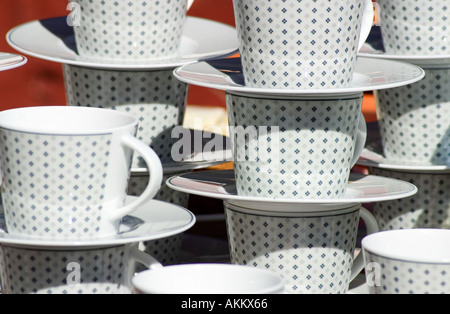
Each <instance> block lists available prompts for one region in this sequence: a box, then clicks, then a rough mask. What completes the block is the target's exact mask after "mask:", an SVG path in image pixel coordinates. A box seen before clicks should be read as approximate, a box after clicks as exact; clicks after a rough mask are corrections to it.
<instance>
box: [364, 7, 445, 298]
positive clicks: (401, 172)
mask: <svg viewBox="0 0 450 314" xmlns="http://www.w3.org/2000/svg"><path fill="white" fill-rule="evenodd" d="M377 2H378V4H379V11H380V22H381V32H382V40H383V44H384V48H385V52H383V53H382V54H378V55H377V56H375V57H377V58H382V57H385V58H389V59H392V60H401V61H406V62H410V63H414V64H416V65H420V66H421V67H422V68H423V69H424V70H425V72H426V77H425V79H424V80H422V81H421V82H418V83H415V84H411V85H408V86H405V87H400V88H394V89H388V90H380V91H377V92H376V93H375V98H376V102H377V114H378V119H379V126H380V133H381V143H382V153H383V158H382V162H381V163H379V164H377V163H372V164H371V163H367V162H366V161H365V162H364V164H365V165H369V166H370V168H369V171H370V172H371V173H372V174H376V175H383V176H387V177H393V178H396V179H401V180H404V181H408V182H411V183H413V184H415V185H416V186H417V187H418V189H419V193H418V194H417V195H416V196H414V197H411V198H408V199H403V200H398V201H392V202H384V203H376V204H374V215H375V216H376V218H377V220H378V222H379V225H380V228H381V229H382V230H384V231H391V230H398V229H421V228H428V229H450V194H449V189H450V169H449V166H450V85H449V83H450V62H449V54H450V45H449V44H448V39H449V38H450V30H449V29H448V23H447V22H448V21H447V19H448V14H447V11H448V2H447V1H445V0H426V1H421V0H377ZM369 56H370V55H369ZM430 232H433V231H431V230H430ZM430 232H425V231H416V233H414V232H411V231H410V233H405V235H407V236H401V234H402V233H401V232H398V233H391V232H387V234H386V235H385V236H383V237H380V238H376V237H374V239H371V240H370V241H369V240H368V241H367V245H368V246H369V247H370V248H371V252H370V254H369V253H368V254H367V262H368V263H373V262H380V261H381V262H383V263H382V265H386V264H387V263H385V262H384V261H383V260H382V258H381V256H386V254H387V255H388V256H389V255H390V256H391V258H392V259H395V255H396V254H395V253H393V252H394V251H395V250H396V248H400V247H401V246H402V247H403V245H402V242H399V241H400V240H399V239H402V241H404V242H403V244H404V246H405V250H403V249H402V250H399V251H398V252H397V253H398V256H401V257H398V256H397V258H401V259H402V260H403V261H405V263H403V264H401V265H397V264H395V263H394V262H392V261H391V262H389V263H391V264H392V267H395V266H397V267H398V268H399V269H400V270H399V271H398V272H397V273H395V272H390V273H385V270H386V269H389V271H390V270H391V268H390V267H386V269H385V268H384V267H383V268H382V270H383V273H382V274H381V278H383V283H382V286H383V288H384V289H372V291H373V292H377V293H383V292H384V293H385V292H392V293H411V292H429V293H434V292H443V291H444V292H446V293H449V292H450V291H448V289H437V290H436V289H435V288H436V287H435V285H434V283H431V284H428V285H427V284H426V282H427V281H428V283H430V282H429V280H430V278H431V277H427V278H425V279H423V278H422V279H423V281H420V282H421V284H422V286H421V287H420V286H419V287H417V285H416V286H415V287H414V286H413V285H410V284H408V280H405V281H402V280H400V282H399V281H398V280H397V284H395V281H396V280H394V279H395V278H397V279H398V277H399V273H400V275H404V274H407V267H410V265H408V263H407V262H408V261H410V262H411V263H412V262H413V261H415V262H416V263H420V260H421V259H420V258H417V256H415V257H414V254H415V253H418V252H415V253H412V249H411V250H409V251H408V250H407V249H406V248H409V247H411V248H412V247H414V251H415V250H416V242H413V243H414V244H413V243H411V242H412V241H411V239H412V238H413V237H414V238H417V237H419V236H422V237H423V240H425V239H426V240H427V241H429V242H428V243H425V242H423V241H422V242H423V243H422V244H421V246H420V248H419V247H417V250H423V252H422V254H423V255H424V256H423V259H426V256H429V257H430V259H428V260H427V261H425V262H424V263H425V264H424V265H423V266H421V267H423V268H424V270H425V268H427V267H428V266H427V265H426V263H431V264H433V263H437V264H438V263H443V262H444V261H445V260H446V262H447V263H448V256H447V257H443V255H439V254H435V253H439V252H432V251H433V249H434V250H440V249H441V248H440V247H439V245H437V244H436V243H437V242H439V241H440V240H439V239H438V237H441V236H442V238H444V237H446V235H445V234H444V233H441V234H439V236H438V233H436V235H435V236H431V235H430ZM406 239H407V240H406ZM447 239H448V237H447ZM381 241H384V243H391V242H392V247H390V248H381V247H382V245H381ZM396 241H397V242H396ZM377 242H379V243H377ZM369 243H370V245H369ZM375 243H377V244H376V245H375ZM427 246H429V247H427ZM372 248H376V249H375V250H372ZM404 251H405V252H406V253H405V252H404ZM447 251H448V250H447ZM377 254H378V256H376V255H377ZM425 255H426V256H425ZM393 256H394V257H393ZM436 256H439V257H436ZM445 267H448V264H447V265H446V266H445ZM415 268H416V267H415V266H414V267H411V268H410V269H411V271H412V270H414V271H415V272H414V274H411V275H408V276H405V277H404V279H406V278H408V279H409V281H410V282H416V283H417V281H419V280H422V279H421V278H419V277H418V276H419V274H418V273H419V269H417V271H416V269H415ZM431 268H432V267H431V266H430V267H428V270H431ZM408 269H409V268H408ZM387 271H388V270H386V272H387ZM401 272H403V273H401ZM436 273H439V272H436ZM439 277H440V276H438V279H437V280H441V279H442V283H445V282H448V278H447V279H446V280H444V279H443V278H439ZM402 285H403V286H402ZM428 288H429V289H428Z"/></svg>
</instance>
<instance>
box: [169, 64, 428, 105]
mask: <svg viewBox="0 0 450 314" xmlns="http://www.w3.org/2000/svg"><path fill="white" fill-rule="evenodd" d="M238 58H239V57H238ZM226 59H228V58H217V59H216V60H219V61H220V60H226ZM374 60H375V61H374ZM358 62H359V63H362V62H370V63H372V64H373V63H374V62H378V63H380V65H381V63H384V66H380V67H379V68H389V69H390V68H391V67H389V64H391V65H392V64H396V65H403V66H404V67H408V68H410V69H415V70H417V72H418V73H417V76H415V77H414V78H413V77H411V78H410V79H408V80H407V79H404V80H401V81H397V82H390V83H372V82H369V84H368V85H367V86H353V87H347V88H330V89H269V88H257V87H246V86H244V85H239V84H236V83H234V84H232V83H230V82H229V80H227V81H226V82H221V83H218V82H217V81H216V80H214V79H213V78H212V77H211V79H210V80H209V81H208V80H206V79H205V77H207V76H208V74H204V75H205V77H203V78H202V79H200V78H198V77H197V76H196V77H192V76H191V77H186V76H183V71H186V69H187V68H188V67H190V66H195V65H199V64H205V63H206V61H198V62H194V63H191V64H186V65H183V66H180V67H177V68H176V69H175V70H174V76H175V77H176V78H177V79H178V80H180V81H182V82H184V83H188V84H191V85H197V86H202V87H207V88H213V89H217V90H224V91H226V92H229V93H231V94H233V93H243V94H247V95H266V96H272V97H283V96H284V97H286V96H287V97H293V96H299V97H303V96H305V97H314V98H317V97H323V96H324V95H326V96H338V97H342V96H344V95H346V96H347V95H348V96H350V95H355V94H358V93H363V92H369V91H370V92H372V91H375V90H380V89H388V88H395V87H400V86H405V85H408V84H413V83H416V82H418V81H420V80H422V79H423V78H424V77H425V71H424V70H423V69H422V68H421V67H419V66H417V65H414V64H410V63H407V62H399V61H393V60H386V59H374V58H365V57H359V58H358V61H357V67H358ZM386 64H387V66H386ZM186 73H188V72H186ZM355 74H361V73H360V72H358V71H356V72H355ZM184 75H186V74H184ZM362 75H363V76H364V74H362Z"/></svg>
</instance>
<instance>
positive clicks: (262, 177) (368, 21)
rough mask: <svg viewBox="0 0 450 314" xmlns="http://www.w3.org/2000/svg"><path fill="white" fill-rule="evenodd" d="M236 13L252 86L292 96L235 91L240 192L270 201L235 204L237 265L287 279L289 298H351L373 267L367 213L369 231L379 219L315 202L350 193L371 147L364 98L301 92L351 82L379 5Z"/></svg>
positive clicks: (231, 229) (262, 6)
mask: <svg viewBox="0 0 450 314" xmlns="http://www.w3.org/2000/svg"><path fill="white" fill-rule="evenodd" d="M234 10H235V17H236V27H237V30H238V35H239V40H240V53H241V61H242V69H243V74H244V77H245V86H246V87H249V88H252V89H255V88H257V89H264V90H269V89H277V90H281V89H282V90H283V96H279V95H280V94H278V96H272V95H270V93H267V94H266V95H261V94H258V95H256V94H252V93H251V92H249V93H245V92H231V91H228V92H227V106H228V107H227V108H228V115H229V122H230V131H231V137H232V142H233V146H234V169H235V170H234V171H235V178H236V188H237V192H238V195H239V196H245V197H253V198H258V199H260V200H261V201H260V202H254V203H251V202H246V203H245V204H244V203H240V202H239V201H233V202H229V203H228V202H227V203H226V204H225V211H226V216H227V226H228V233H229V242H230V248H231V250H230V251H231V259H232V262H233V263H236V264H244V265H250V266H254V267H259V268H264V269H270V270H272V271H274V272H276V273H278V274H279V275H280V276H282V277H284V278H285V280H286V283H287V285H286V290H287V291H288V292H289V293H325V294H327V293H345V292H347V290H348V289H349V284H350V282H351V281H352V280H353V279H354V278H355V277H356V275H357V274H359V273H360V271H361V270H362V268H363V266H364V265H363V261H362V255H361V256H360V257H359V258H358V260H357V261H355V263H354V253H355V248H356V242H357V235H358V226H359V221H360V215H363V218H364V220H365V221H366V223H367V225H368V231H369V232H376V231H378V227H377V224H376V223H374V218H373V217H372V216H371V214H370V213H368V212H367V211H366V210H364V209H362V204H341V205H336V206H331V207H330V206H326V205H320V204H319V205H317V203H315V204H316V205H315V206H308V205H304V204H305V200H313V201H317V200H324V201H325V200H327V201H329V200H333V199H340V198H343V197H344V196H345V193H346V190H347V185H348V183H349V176H350V171H351V169H352V167H353V166H354V165H355V163H356V162H357V160H358V159H359V157H360V154H361V152H362V149H363V148H364V145H365V141H366V133H365V127H366V125H365V121H364V119H363V118H362V115H361V105H362V101H363V94H362V92H357V93H353V94H347V95H345V96H342V95H337V96H327V95H326V94H325V93H323V94H322V93H320V91H319V92H317V94H316V95H314V96H310V97H299V96H294V95H296V93H295V92H297V91H298V90H299V89H302V90H315V91H317V90H322V89H323V90H327V89H344V88H347V87H348V86H349V85H351V83H352V80H353V74H354V70H355V64H356V61H357V53H358V51H359V48H360V46H361V45H362V43H364V42H365V39H366V37H367V36H368V34H369V31H370V29H371V27H372V21H373V4H372V2H371V1H370V0H367V1H365V0H348V1H339V2H336V1H335V2H333V1H332V2H330V1H303V2H299V1H296V0H295V1H293V0H287V1H253V0H235V1H234ZM290 91H292V93H291V94H290ZM274 94H276V93H274ZM264 199H272V200H273V199H280V200H281V199H284V200H286V199H289V200H294V203H293V204H291V205H286V204H285V205H282V204H281V203H280V204H276V203H274V202H271V203H270V204H274V205H273V206H274V207H273V208H268V207H270V206H268V204H266V203H265V202H264V201H263V200H264ZM295 200H298V204H296V203H295ZM301 203H302V204H303V205H300V204H301Z"/></svg>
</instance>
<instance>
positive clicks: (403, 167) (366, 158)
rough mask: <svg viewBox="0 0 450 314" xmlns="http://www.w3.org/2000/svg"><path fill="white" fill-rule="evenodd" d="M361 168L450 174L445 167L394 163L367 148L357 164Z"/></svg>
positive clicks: (448, 169) (409, 162)
mask: <svg viewBox="0 0 450 314" xmlns="http://www.w3.org/2000/svg"><path fill="white" fill-rule="evenodd" d="M357 164H358V165H360V166H365V167H373V168H380V169H386V170H394V171H401V172H414V173H417V172H420V173H435V172H437V173H439V174H443V173H450V167H448V166H445V165H442V166H440V165H432V164H430V165H424V164H420V163H414V161H413V160H412V161H392V160H389V159H387V158H386V157H384V156H383V155H382V154H379V153H377V152H375V151H374V150H372V149H371V148H365V149H364V150H363V152H362V154H361V157H360V159H359V160H358V162H357Z"/></svg>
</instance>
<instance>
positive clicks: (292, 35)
mask: <svg viewBox="0 0 450 314" xmlns="http://www.w3.org/2000/svg"><path fill="white" fill-rule="evenodd" d="M363 7H364V5H363V1H358V2H357V3H355V2H354V1H342V2H339V5H335V3H332V2H331V1H329V0H314V1H301V0H300V1H298V0H283V1H272V0H268V1H252V0H248V1H242V0H234V8H235V16H236V27H237V30H238V36H239V39H240V42H241V46H240V52H241V58H242V63H243V70H244V74H245V78H246V84H247V86H252V87H261V88H287V89H293V88H339V87H345V86H348V85H349V84H350V83H351V81H352V78H353V70H354V67H355V62H356V53H357V49H358V43H359V42H358V38H359V35H360V34H359V33H360V26H361V25H360V24H361V16H362V14H363Z"/></svg>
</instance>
